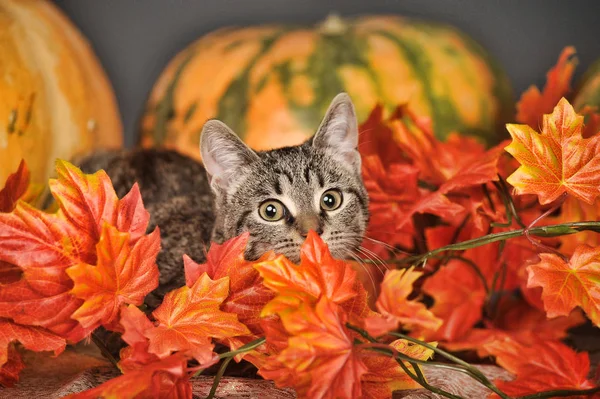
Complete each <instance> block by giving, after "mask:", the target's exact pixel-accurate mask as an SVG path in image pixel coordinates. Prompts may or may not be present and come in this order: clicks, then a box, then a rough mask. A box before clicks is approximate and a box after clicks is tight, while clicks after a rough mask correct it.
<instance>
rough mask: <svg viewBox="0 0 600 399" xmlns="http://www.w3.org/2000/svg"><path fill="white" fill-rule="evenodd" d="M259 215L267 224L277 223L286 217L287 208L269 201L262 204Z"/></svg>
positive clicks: (274, 201)
mask: <svg viewBox="0 0 600 399" xmlns="http://www.w3.org/2000/svg"><path fill="white" fill-rule="evenodd" d="M258 214H259V215H260V217H261V218H263V219H264V220H266V221H267V222H277V221H279V220H281V219H283V217H284V216H285V206H283V204H282V203H281V202H279V201H277V200H267V201H265V202H263V203H262V204H260V207H259V208H258Z"/></svg>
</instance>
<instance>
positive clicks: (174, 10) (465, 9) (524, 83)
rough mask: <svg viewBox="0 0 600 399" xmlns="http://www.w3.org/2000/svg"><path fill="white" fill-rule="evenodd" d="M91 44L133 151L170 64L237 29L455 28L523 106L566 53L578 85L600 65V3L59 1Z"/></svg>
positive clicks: (555, 0) (506, 0)
mask: <svg viewBox="0 0 600 399" xmlns="http://www.w3.org/2000/svg"><path fill="white" fill-rule="evenodd" d="M55 3H56V4H57V5H58V6H59V7H60V8H61V9H62V10H63V11H64V12H66V14H67V15H68V16H69V17H70V18H71V19H72V20H73V22H74V23H75V24H76V25H77V26H78V28H79V29H80V30H81V31H82V32H83V34H84V35H85V36H86V37H87V39H88V40H89V41H90V42H91V44H92V46H93V48H94V49H95V51H96V54H97V55H98V57H99V59H100V61H101V63H102V65H103V66H104V68H105V70H106V72H107V74H108V77H109V79H110V80H111V82H112V85H113V87H114V90H115V94H116V97H117V101H118V103H119V108H120V111H121V115H122V118H123V124H124V132H125V144H126V145H127V146H132V145H133V144H135V143H136V141H137V134H138V132H137V131H138V129H137V127H138V121H139V118H140V117H141V115H142V112H143V110H144V103H145V100H146V98H147V96H148V94H149V92H150V90H151V88H152V86H153V84H154V82H155V81H156V79H157V78H158V76H159V75H160V73H161V71H162V70H163V68H164V67H165V66H166V65H167V63H168V62H169V60H170V59H171V58H172V57H173V56H175V54H177V53H178V52H179V51H180V50H182V49H184V48H185V46H186V45H188V44H190V43H191V42H192V41H194V39H196V38H198V37H199V36H201V35H202V34H205V33H207V32H209V31H212V30H214V29H217V28H220V27H223V26H229V25H238V26H246V25H258V24H263V23H271V22H278V23H279V22H280V23H317V22H319V21H322V20H323V19H324V18H325V17H326V16H327V15H328V14H329V13H331V12H337V13H339V14H340V15H342V16H354V15H361V14H399V15H404V16H409V17H417V18H423V19H426V20H430V21H439V22H445V23H449V24H452V25H455V26H456V27H458V28H459V29H461V30H462V31H463V32H465V33H467V34H468V35H470V36H471V37H472V38H474V39H475V40H476V41H478V42H479V43H480V44H481V45H483V47H484V48H486V49H487V50H488V51H489V53H490V54H491V55H492V56H493V57H495V58H496V59H497V60H498V61H499V63H500V65H501V66H503V67H504V69H505V70H506V72H507V73H508V76H509V79H510V80H511V83H512V85H513V87H514V90H515V96H516V98H518V96H519V95H520V93H521V92H522V91H523V90H525V89H526V88H527V87H528V86H529V85H531V84H536V85H538V86H539V87H540V88H541V87H542V86H543V84H544V82H545V74H546V72H547V71H548V69H549V68H550V67H552V66H553V65H554V64H555V63H556V60H557V58H558V56H559V54H560V52H561V50H562V49H563V48H564V47H565V46H567V45H573V46H575V48H576V50H577V57H578V59H579V65H578V67H577V70H576V75H575V82H576V81H577V79H578V78H579V77H580V76H581V74H582V73H583V72H584V71H585V70H586V69H587V68H588V67H589V66H590V65H591V63H592V62H593V61H594V60H595V59H596V58H597V57H598V56H600V24H599V23H598V18H599V16H600V1H599V0H571V1H565V0H562V1H561V0H528V1H522V0H503V1H498V0H486V1H479V0H451V1H449V0H428V1H422V0H421V1H419V0H369V1H365V0H328V1H323V0H296V1H291V0H251V1H250V0H199V1H198V0H197V1H192V0H177V1H176V0H144V1H136V0H120V1H114V0H111V1H97V0H55Z"/></svg>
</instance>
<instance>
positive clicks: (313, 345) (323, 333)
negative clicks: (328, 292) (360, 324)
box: [259, 296, 367, 399]
mask: <svg viewBox="0 0 600 399" xmlns="http://www.w3.org/2000/svg"><path fill="white" fill-rule="evenodd" d="M280 317H281V321H282V323H283V326H284V327H285V329H286V330H287V332H288V333H289V335H290V338H289V340H288V346H287V348H285V349H284V350H282V351H281V353H279V354H278V355H277V356H276V360H277V361H278V362H279V364H280V365H283V366H284V367H285V369H291V370H293V371H295V372H296V373H297V374H299V375H300V376H302V375H304V376H306V375H308V376H310V382H309V385H308V387H307V388H306V396H307V397H310V398H316V399H320V398H338V397H342V398H356V397H359V396H360V395H361V377H362V375H363V374H365V373H366V372H367V368H366V366H365V365H364V363H363V362H362V360H361V358H360V354H359V353H358V352H357V350H356V349H355V347H354V344H353V335H352V334H351V333H350V331H348V329H347V328H346V327H345V323H346V319H347V317H346V314H345V312H344V311H343V310H342V308H341V307H340V306H339V305H336V304H335V303H334V302H332V301H331V300H329V299H328V298H327V297H326V296H323V297H321V299H320V300H319V301H318V302H317V303H316V305H315V306H314V308H313V307H312V306H311V305H310V304H306V303H303V304H300V305H299V307H298V308H297V310H295V311H288V312H284V313H282V314H280ZM285 369H284V370H267V369H261V370H259V373H260V374H261V375H262V376H263V377H265V378H268V379H272V380H274V381H275V382H276V383H277V384H278V385H279V386H282V385H283V384H288V383H293V382H294V381H293V380H292V379H290V378H289V376H290V374H289V373H288V372H286V370H285ZM297 382H298V383H301V384H302V385H304V384H305V383H306V380H305V379H303V378H301V377H300V378H299V379H298V381H297ZM301 391H303V389H302V390H301Z"/></svg>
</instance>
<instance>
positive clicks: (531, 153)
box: [506, 98, 600, 205]
mask: <svg viewBox="0 0 600 399" xmlns="http://www.w3.org/2000/svg"><path fill="white" fill-rule="evenodd" d="M506 127H507V129H508V131H509V133H510V135H511V136H512V138H513V141H512V143H511V144H510V145H508V146H507V147H506V151H508V152H509V153H510V154H511V155H513V156H514V157H515V158H516V159H517V160H518V161H519V163H520V164H521V166H520V167H519V169H517V171H516V172H514V173H513V174H512V175H510V176H509V177H508V179H507V181H508V182H509V183H510V184H511V185H512V186H513V187H514V188H515V191H516V192H517V193H518V194H536V195H537V196H538V198H539V201H540V203H541V204H542V205H544V204H548V203H551V202H553V201H555V200H556V199H557V198H558V197H560V196H561V195H562V194H563V193H569V194H571V195H573V196H574V197H576V198H578V199H580V200H583V201H585V202H587V203H589V204H591V203H593V202H594V201H595V199H596V197H597V196H598V195H600V135H596V136H593V137H591V138H589V139H584V138H583V137H582V135H581V134H582V128H583V116H580V115H577V114H576V113H575V110H574V109H573V107H572V106H571V104H569V102H568V101H567V100H565V99H564V98H563V99H561V100H560V101H559V102H558V105H557V106H556V107H555V108H554V111H553V113H552V114H551V115H544V123H543V127H542V133H541V134H538V133H537V132H535V131H534V130H533V129H532V128H531V127H529V126H527V125H513V124H508V125H506Z"/></svg>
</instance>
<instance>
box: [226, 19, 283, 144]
mask: <svg viewBox="0 0 600 399" xmlns="http://www.w3.org/2000/svg"><path fill="white" fill-rule="evenodd" d="M286 31H287V30H286V29H282V30H280V31H279V32H277V33H275V34H273V35H270V36H269V37H267V38H265V39H263V40H262V46H261V49H260V50H259V51H258V52H257V53H256V54H255V55H254V57H252V58H251V59H250V61H249V62H248V64H246V66H245V68H244V70H243V72H242V73H241V74H240V75H238V76H237V77H236V78H235V79H234V80H233V81H232V82H231V84H230V85H229V86H228V87H227V90H225V93H224V94H223V96H222V97H221V99H220V101H219V106H218V111H217V116H216V119H219V120H221V121H223V122H224V123H225V124H227V125H228V126H229V127H230V128H231V129H232V130H233V131H234V132H236V134H238V135H240V136H241V137H243V136H244V134H245V132H246V117H245V115H246V113H247V112H248V102H249V96H250V71H251V70H252V67H253V66H254V65H255V64H256V63H257V62H258V60H259V59H260V57H261V56H262V55H264V54H265V53H267V52H268V51H269V49H271V47H273V45H274V44H275V43H276V42H277V39H279V38H280V37H281V36H282V35H283V34H284V33H285V32H286ZM242 94H243V95H242ZM240 115H244V117H242V118H240V117H239V116H240Z"/></svg>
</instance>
